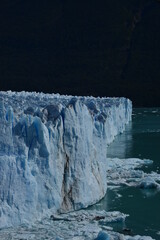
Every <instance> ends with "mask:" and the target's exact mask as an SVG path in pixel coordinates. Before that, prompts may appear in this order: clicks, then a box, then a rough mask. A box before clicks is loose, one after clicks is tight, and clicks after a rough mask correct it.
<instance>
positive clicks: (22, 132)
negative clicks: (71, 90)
mask: <svg viewBox="0 0 160 240" xmlns="http://www.w3.org/2000/svg"><path fill="white" fill-rule="evenodd" d="M131 115H132V102H131V101H130V100H129V99H126V98H100V97H98V98H94V97H78V96H75V97H73V96H63V95H59V94H43V93H36V92H33V93H29V92H11V91H7V92H0V228H4V227H10V226H16V225H20V224H25V223H26V224H29V223H30V222H34V221H36V220H38V219H41V218H42V217H43V216H47V215H48V216H50V215H51V213H59V212H63V213H64V212H68V211H72V210H78V209H81V208H85V207H87V206H89V205H91V204H94V203H96V202H97V201H99V200H100V199H101V198H103V197H104V195H105V193H106V189H107V180H106V177H107V158H106V155H107V145H108V144H110V143H111V142H112V141H113V140H114V138H115V136H116V135H117V134H119V133H122V132H123V131H124V130H125V125H126V124H127V123H128V122H129V121H130V120H131Z"/></svg>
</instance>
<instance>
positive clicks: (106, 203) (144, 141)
mask: <svg viewBox="0 0 160 240" xmlns="http://www.w3.org/2000/svg"><path fill="white" fill-rule="evenodd" d="M108 157H111V158H114V157H118V158H132V157H133V158H140V159H151V160H153V161H154V163H153V164H152V165H151V166H148V167H143V170H144V171H145V172H151V171H157V172H158V173H160V170H159V168H160V109H155V108H148V109H147V108H141V109H140V108H139V109H134V111H133V120H132V123H130V124H129V125H128V126H127V129H126V131H125V132H124V133H123V134H121V135H119V136H117V137H116V139H115V141H114V142H113V143H112V144H111V145H110V146H109V147H108ZM117 193H118V194H117ZM96 208H98V209H106V210H111V211H112V210H118V211H121V212H123V213H128V214H129V215H130V216H129V217H128V218H127V219H126V223H125V225H123V226H122V225H118V224H115V225H113V227H114V228H115V229H116V230H118V231H121V230H122V228H129V229H131V230H132V234H140V235H149V236H151V237H153V238H155V239H160V235H158V234H157V233H158V232H159V231H160V192H157V191H155V190H141V189H139V188H135V187H123V188H120V189H118V190H108V192H107V194H106V196H105V198H104V199H103V200H102V201H101V202H100V203H99V204H98V205H96Z"/></svg>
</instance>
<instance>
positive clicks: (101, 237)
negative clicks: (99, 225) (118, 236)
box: [95, 231, 110, 240]
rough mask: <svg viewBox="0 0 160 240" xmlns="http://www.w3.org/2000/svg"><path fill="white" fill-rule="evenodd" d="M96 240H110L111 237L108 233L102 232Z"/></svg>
mask: <svg viewBox="0 0 160 240" xmlns="http://www.w3.org/2000/svg"><path fill="white" fill-rule="evenodd" d="M95 240H110V237H109V235H108V233H107V232H104V231H100V232H99V233H98V236H97V237H96V238H95Z"/></svg>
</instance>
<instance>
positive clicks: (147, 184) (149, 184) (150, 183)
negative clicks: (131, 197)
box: [138, 177, 160, 189]
mask: <svg viewBox="0 0 160 240" xmlns="http://www.w3.org/2000/svg"><path fill="white" fill-rule="evenodd" d="M138 187H140V188H145V189H146V188H159V187H160V185H159V184H158V183H157V182H156V181H155V180H154V179H153V178H151V177H145V178H144V179H142V180H141V181H140V183H139V185H138Z"/></svg>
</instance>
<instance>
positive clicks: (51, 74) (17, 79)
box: [0, 0, 160, 107]
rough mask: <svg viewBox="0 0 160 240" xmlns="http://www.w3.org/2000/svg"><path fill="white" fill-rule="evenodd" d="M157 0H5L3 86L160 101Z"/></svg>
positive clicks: (0, 54) (0, 6)
mask: <svg viewBox="0 0 160 240" xmlns="http://www.w3.org/2000/svg"><path fill="white" fill-rule="evenodd" d="M159 29H160V2H159V1H158V0H157V1H156V0H121V1H120V0H111V1H109V0H102V1H98V0H97V1H86V0H85V1H84V0H81V1H78V0H77V1H75V0H54V1H42V0H35V1H30V0H28V1H20V0H13V1H9V0H6V1H4V3H0V90H9V89H11V90H17V91H20V90H28V91H43V92H55V93H56V92H59V93H61V94H73V95H94V96H125V97H129V98H130V99H131V100H133V103H134V106H147V107H148V106H160V94H159V82H160V67H159V62H160V31H159Z"/></svg>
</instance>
